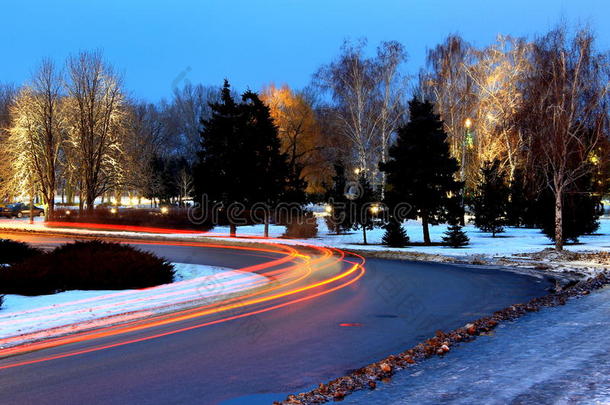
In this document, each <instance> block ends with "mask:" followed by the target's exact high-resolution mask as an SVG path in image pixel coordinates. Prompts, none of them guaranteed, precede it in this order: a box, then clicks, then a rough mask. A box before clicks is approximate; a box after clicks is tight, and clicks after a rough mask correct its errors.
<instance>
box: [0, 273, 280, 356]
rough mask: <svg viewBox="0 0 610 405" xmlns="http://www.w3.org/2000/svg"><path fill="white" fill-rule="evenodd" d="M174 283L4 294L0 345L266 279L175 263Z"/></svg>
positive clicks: (207, 299)
mask: <svg viewBox="0 0 610 405" xmlns="http://www.w3.org/2000/svg"><path fill="white" fill-rule="evenodd" d="M174 266H175V269H176V275H175V282H173V283H171V284H164V285H160V286H156V287H150V288H144V289H138V290H121V291H65V292H61V293H57V294H51V295H41V296H33V297H26V296H22V295H13V294H9V295H6V296H5V300H4V305H3V306H2V308H1V309H0V346H10V345H13V344H17V343H23V342H24V341H29V340H34V339H39V338H43V337H50V336H55V335H60V334H63V333H67V332H75V331H78V330H84V329H88V328H91V327H93V326H104V325H110V324H115V323H118V322H121V321H125V320H131V319H139V318H142V317H146V316H149V315H153V314H157V313H162V312H165V311H167V310H169V309H171V308H177V307H185V308H186V307H188V306H189V305H195V304H196V305H207V304H212V303H214V302H217V301H219V300H221V299H223V298H227V297H229V296H233V295H236V294H241V293H244V292H245V291H248V290H251V289H253V288H258V287H261V286H263V285H265V284H266V283H267V282H268V280H267V278H266V277H264V276H261V275H258V274H255V273H249V272H242V271H238V270H231V269H227V268H222V267H214V266H204V265H198V264H184V263H175V264H174Z"/></svg>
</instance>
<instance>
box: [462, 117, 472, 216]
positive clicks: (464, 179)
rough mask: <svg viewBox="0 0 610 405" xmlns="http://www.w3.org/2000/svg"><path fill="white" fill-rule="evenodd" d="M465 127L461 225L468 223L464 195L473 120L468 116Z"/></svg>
mask: <svg viewBox="0 0 610 405" xmlns="http://www.w3.org/2000/svg"><path fill="white" fill-rule="evenodd" d="M464 127H466V133H465V134H464V139H463V140H462V164H461V176H460V177H461V180H462V184H463V186H462V187H464V189H462V208H464V211H463V212H464V216H462V218H461V221H460V222H461V225H462V226H464V225H466V218H465V216H466V209H465V208H466V207H465V205H464V197H465V194H466V192H465V191H466V190H465V189H466V143H467V142H469V140H470V128H471V127H472V120H471V119H470V118H466V120H465V121H464Z"/></svg>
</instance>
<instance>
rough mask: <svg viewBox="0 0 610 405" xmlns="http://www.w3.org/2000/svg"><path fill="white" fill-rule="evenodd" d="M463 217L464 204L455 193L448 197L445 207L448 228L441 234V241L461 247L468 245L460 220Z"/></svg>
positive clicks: (468, 240)
mask: <svg viewBox="0 0 610 405" xmlns="http://www.w3.org/2000/svg"><path fill="white" fill-rule="evenodd" d="M463 219H464V206H463V205H462V198H461V196H460V195H456V196H454V197H452V198H451V199H450V202H449V204H448V209H447V223H448V224H449V228H448V229H447V231H446V232H445V234H444V235H445V236H443V243H444V244H445V245H448V246H451V247H456V248H457V247H463V246H466V245H468V243H469V242H470V239H469V238H468V236H466V233H465V232H464V231H463V229H462V225H461V221H463Z"/></svg>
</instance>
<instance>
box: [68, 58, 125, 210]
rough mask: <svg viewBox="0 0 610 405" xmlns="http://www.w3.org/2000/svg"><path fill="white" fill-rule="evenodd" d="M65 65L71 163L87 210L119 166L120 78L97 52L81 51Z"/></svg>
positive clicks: (106, 186) (109, 182) (92, 205)
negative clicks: (67, 77)
mask: <svg viewBox="0 0 610 405" xmlns="http://www.w3.org/2000/svg"><path fill="white" fill-rule="evenodd" d="M67 66H68V76H69V80H68V83H67V87H68V93H69V97H70V99H71V100H70V112H69V117H70V131H69V142H70V143H71V145H72V149H71V150H72V153H73V156H71V157H72V162H71V163H72V165H73V167H74V170H76V173H79V175H80V180H79V183H80V195H81V201H82V200H83V196H84V197H85V198H84V201H85V203H86V205H87V209H88V210H93V207H94V202H95V199H96V198H97V197H99V196H101V195H102V194H104V193H105V192H106V191H108V190H110V188H111V187H112V185H113V184H114V183H115V178H113V177H115V176H116V175H117V174H118V173H119V170H120V169H121V168H120V160H119V159H118V156H119V154H120V153H121V151H122V144H121V128H120V124H121V120H122V116H123V104H124V98H123V94H122V91H121V81H120V78H119V76H118V75H117V74H116V73H115V72H114V71H113V69H112V67H111V66H110V65H108V64H107V63H105V62H104V60H103V58H102V54H101V53H100V52H81V53H79V54H78V55H76V56H72V57H70V58H69V59H68V64H67ZM81 204H82V203H81Z"/></svg>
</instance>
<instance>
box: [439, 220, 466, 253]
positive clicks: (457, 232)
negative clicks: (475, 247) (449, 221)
mask: <svg viewBox="0 0 610 405" xmlns="http://www.w3.org/2000/svg"><path fill="white" fill-rule="evenodd" d="M444 235H445V236H443V243H444V244H445V245H447V246H451V247H455V248H458V247H464V246H466V245H468V243H470V239H469V238H468V236H466V233H465V232H464V231H463V230H462V226H461V225H460V224H453V225H449V228H447V231H446V232H445V234H444Z"/></svg>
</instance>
